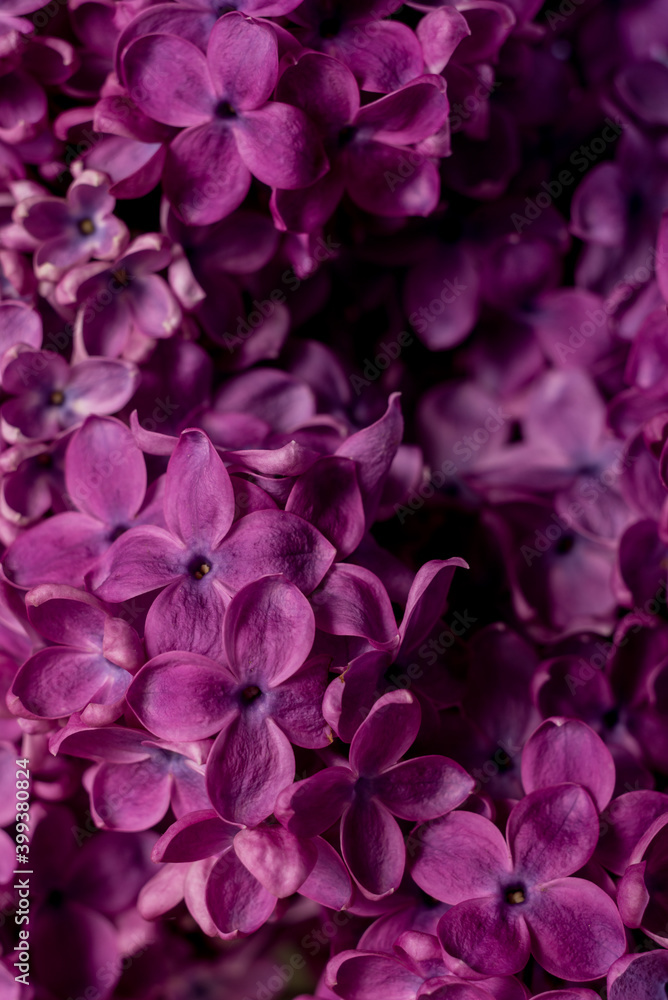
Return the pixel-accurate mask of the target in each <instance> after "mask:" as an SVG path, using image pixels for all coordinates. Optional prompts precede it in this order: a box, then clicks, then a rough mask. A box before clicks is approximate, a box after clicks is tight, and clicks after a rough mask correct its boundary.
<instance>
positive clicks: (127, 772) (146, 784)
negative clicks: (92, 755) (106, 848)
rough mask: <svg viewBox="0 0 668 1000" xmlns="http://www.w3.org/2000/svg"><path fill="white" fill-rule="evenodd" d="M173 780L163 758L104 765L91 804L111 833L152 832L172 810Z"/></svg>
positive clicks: (99, 770) (99, 773)
mask: <svg viewBox="0 0 668 1000" xmlns="http://www.w3.org/2000/svg"><path fill="white" fill-rule="evenodd" d="M170 784H171V779H170V776H169V771H168V770H167V768H166V767H165V763H164V761H163V760H161V759H160V758H152V757H151V758H148V759H147V760H142V761H138V762H137V763H136V764H107V763H105V764H101V765H100V766H99V767H98V769H97V771H96V773H95V778H94V779H93V786H92V789H91V801H92V805H93V808H94V810H95V813H96V816H97V817H99V819H100V820H101V821H102V824H103V826H104V828H105V829H107V830H125V831H128V830H149V829H150V828H151V827H152V826H155V824H156V823H159V822H160V820H161V819H162V817H163V816H164V815H165V813H166V812H167V810H168V808H169V798H170Z"/></svg>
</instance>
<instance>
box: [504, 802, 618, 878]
mask: <svg viewBox="0 0 668 1000" xmlns="http://www.w3.org/2000/svg"><path fill="white" fill-rule="evenodd" d="M598 833H599V821H598V816H597V814H596V807H595V806H594V803H593V802H592V800H591V798H590V797H589V794H588V793H587V792H586V791H585V790H584V788H582V787H580V785H570V784H569V785H554V786H552V787H550V788H540V789H538V790H537V791H535V792H531V793H530V794H529V795H527V796H525V798H523V799H522V801H521V802H519V803H518V804H517V805H516V806H515V808H514V809H513V811H512V812H511V814H510V816H509V817H508V833H507V836H508V843H509V844H510V848H511V851H512V853H513V857H514V859H515V868H516V870H517V872H518V873H521V875H522V876H523V877H525V878H527V879H528V880H530V881H531V882H532V883H533V884H534V885H536V884H540V883H542V882H548V881H550V880H551V879H554V878H559V877H560V876H562V875H571V874H572V873H573V872H575V871H577V870H578V868H581V867H582V866H583V865H584V864H586V863H587V861H588V860H589V858H590V857H591V855H592V853H593V851H594V848H595V847H596V842H597V840H598Z"/></svg>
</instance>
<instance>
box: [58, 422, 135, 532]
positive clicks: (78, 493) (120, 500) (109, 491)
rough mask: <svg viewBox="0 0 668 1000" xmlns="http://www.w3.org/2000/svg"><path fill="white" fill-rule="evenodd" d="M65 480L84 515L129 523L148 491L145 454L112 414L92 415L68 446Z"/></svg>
mask: <svg viewBox="0 0 668 1000" xmlns="http://www.w3.org/2000/svg"><path fill="white" fill-rule="evenodd" d="M65 483H66V485H67V491H68V493H69V495H70V497H71V498H72V500H73V501H74V503H76V505H77V507H78V508H79V509H80V510H82V511H83V512H84V514H90V516H91V517H96V518H98V519H99V520H100V521H102V522H103V523H104V524H109V525H112V526H114V527H116V526H126V525H127V524H128V522H129V521H131V520H132V519H133V518H134V516H135V514H136V513H137V511H138V510H139V508H140V507H141V505H142V503H143V500H144V494H145V492H146V464H145V462H144V456H143V455H142V453H141V451H140V450H139V448H138V447H137V445H136V444H135V442H134V439H133V437H132V433H131V431H130V430H129V428H127V427H126V426H125V424H122V423H121V422H120V420H116V419H114V418H113V417H89V418H88V419H87V420H86V421H85V422H84V423H83V425H82V426H81V427H80V428H79V430H78V431H76V432H75V433H74V434H73V436H72V439H71V441H70V443H69V445H68V448H67V455H66V457H65Z"/></svg>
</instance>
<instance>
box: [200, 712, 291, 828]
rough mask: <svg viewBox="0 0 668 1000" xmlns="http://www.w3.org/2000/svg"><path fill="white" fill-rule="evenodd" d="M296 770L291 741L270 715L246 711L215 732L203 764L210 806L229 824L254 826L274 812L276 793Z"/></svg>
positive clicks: (289, 781) (288, 781)
mask: <svg viewBox="0 0 668 1000" xmlns="http://www.w3.org/2000/svg"><path fill="white" fill-rule="evenodd" d="M294 773H295V758H294V754H293V752H292V747H291V746H290V743H289V741H288V739H287V737H285V736H284V735H283V733H282V732H281V730H280V729H279V728H278V726H277V725H276V723H275V722H274V721H273V719H263V718H262V717H261V716H258V715H257V714H255V713H253V711H252V708H251V711H249V712H246V713H245V714H242V715H240V716H239V717H238V718H237V719H235V720H234V722H233V723H232V724H231V725H230V726H228V728H227V729H226V730H225V731H224V732H222V733H221V734H220V736H219V737H218V738H217V740H216V742H215V743H214V745H213V749H212V750H211V754H210V755H209V759H208V762H207V768H206V780H207V789H208V792H209V797H210V799H211V802H212V804H213V806H214V808H215V809H216V810H217V811H218V813H219V814H220V815H221V816H222V817H223V819H225V820H227V821H228V823H241V824H243V825H244V826H255V825H256V824H257V823H261V822H262V820H264V819H266V818H267V816H269V815H270V814H271V813H272V812H273V810H274V805H275V803H276V798H277V797H278V793H279V792H280V791H281V790H282V789H283V788H285V787H286V786H287V785H289V784H290V783H291V781H292V779H293V777H294Z"/></svg>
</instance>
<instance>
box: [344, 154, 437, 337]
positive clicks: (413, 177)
mask: <svg viewBox="0 0 668 1000" xmlns="http://www.w3.org/2000/svg"><path fill="white" fill-rule="evenodd" d="M346 157H347V159H348V168H347V171H346V189H347V191H348V194H349V195H350V197H351V198H352V200H353V201H354V202H355V204H356V205H359V207H360V208H363V209H364V211H365V212H372V213H373V214H375V215H380V216H384V217H388V218H401V217H403V216H406V215H423V216H426V215H430V214H431V213H432V212H433V211H434V209H435V208H436V205H437V204H438V199H439V195H440V191H441V182H440V178H439V173H438V170H437V169H436V167H435V166H434V164H433V163H431V161H430V160H427V159H426V158H425V157H424V156H422V155H421V154H420V153H418V152H416V151H415V150H412V149H409V148H403V149H402V148H401V147H398V146H386V145H385V144H384V143H381V142H374V141H373V140H368V141H367V142H365V143H360V144H358V145H352V146H351V147H350V148H349V149H348V150H346ZM407 164H408V168H409V169H407V166H406V165H407ZM447 346H450V345H447Z"/></svg>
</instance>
